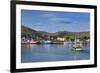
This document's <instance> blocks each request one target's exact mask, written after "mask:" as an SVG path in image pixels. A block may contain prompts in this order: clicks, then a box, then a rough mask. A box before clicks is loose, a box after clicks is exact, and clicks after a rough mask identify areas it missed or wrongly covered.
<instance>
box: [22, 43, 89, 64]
mask: <svg viewBox="0 0 100 73" xmlns="http://www.w3.org/2000/svg"><path fill="white" fill-rule="evenodd" d="M72 49H73V47H72V44H39V45H37V44H23V45H22V46H21V63H32V62H49V61H50V62H51V61H73V60H89V59H90V45H89V43H88V44H83V47H82V49H83V50H81V51H73V50H72Z"/></svg>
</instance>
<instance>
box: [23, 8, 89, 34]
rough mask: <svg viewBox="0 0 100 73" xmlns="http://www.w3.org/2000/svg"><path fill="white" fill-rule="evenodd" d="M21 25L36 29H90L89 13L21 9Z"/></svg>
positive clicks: (74, 30) (75, 30)
mask: <svg viewBox="0 0 100 73" xmlns="http://www.w3.org/2000/svg"><path fill="white" fill-rule="evenodd" d="M21 25H24V26H27V27H29V28H32V29H34V30H37V31H45V32H49V33H55V32H58V31H70V32H85V31H90V13H83V12H60V11H57V12H56V11H39V10H21Z"/></svg>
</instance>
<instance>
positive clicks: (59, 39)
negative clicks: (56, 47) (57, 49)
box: [57, 37, 65, 41]
mask: <svg viewBox="0 0 100 73" xmlns="http://www.w3.org/2000/svg"><path fill="white" fill-rule="evenodd" d="M57 40H58V41H65V38H61V37H58V38H57Z"/></svg>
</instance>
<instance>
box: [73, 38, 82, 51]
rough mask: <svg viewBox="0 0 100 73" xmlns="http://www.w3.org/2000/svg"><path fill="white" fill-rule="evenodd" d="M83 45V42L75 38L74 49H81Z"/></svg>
mask: <svg viewBox="0 0 100 73" xmlns="http://www.w3.org/2000/svg"><path fill="white" fill-rule="evenodd" d="M82 47H83V45H82V42H81V41H79V40H77V39H75V42H74V45H73V50H75V51H80V50H82Z"/></svg>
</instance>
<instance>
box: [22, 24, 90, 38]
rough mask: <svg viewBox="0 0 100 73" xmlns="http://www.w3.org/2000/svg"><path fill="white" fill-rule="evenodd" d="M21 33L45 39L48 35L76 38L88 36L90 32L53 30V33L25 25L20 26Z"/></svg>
mask: <svg viewBox="0 0 100 73" xmlns="http://www.w3.org/2000/svg"><path fill="white" fill-rule="evenodd" d="M21 34H22V35H35V36H36V37H38V38H40V39H45V38H47V37H48V36H55V37H67V36H73V37H75V36H77V37H78V38H82V37H88V38H89V37H90V32H89V31H88V32H69V31H59V32H55V33H48V32H45V31H36V30H34V29H31V28H28V27H25V26H23V25H22V26H21Z"/></svg>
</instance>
